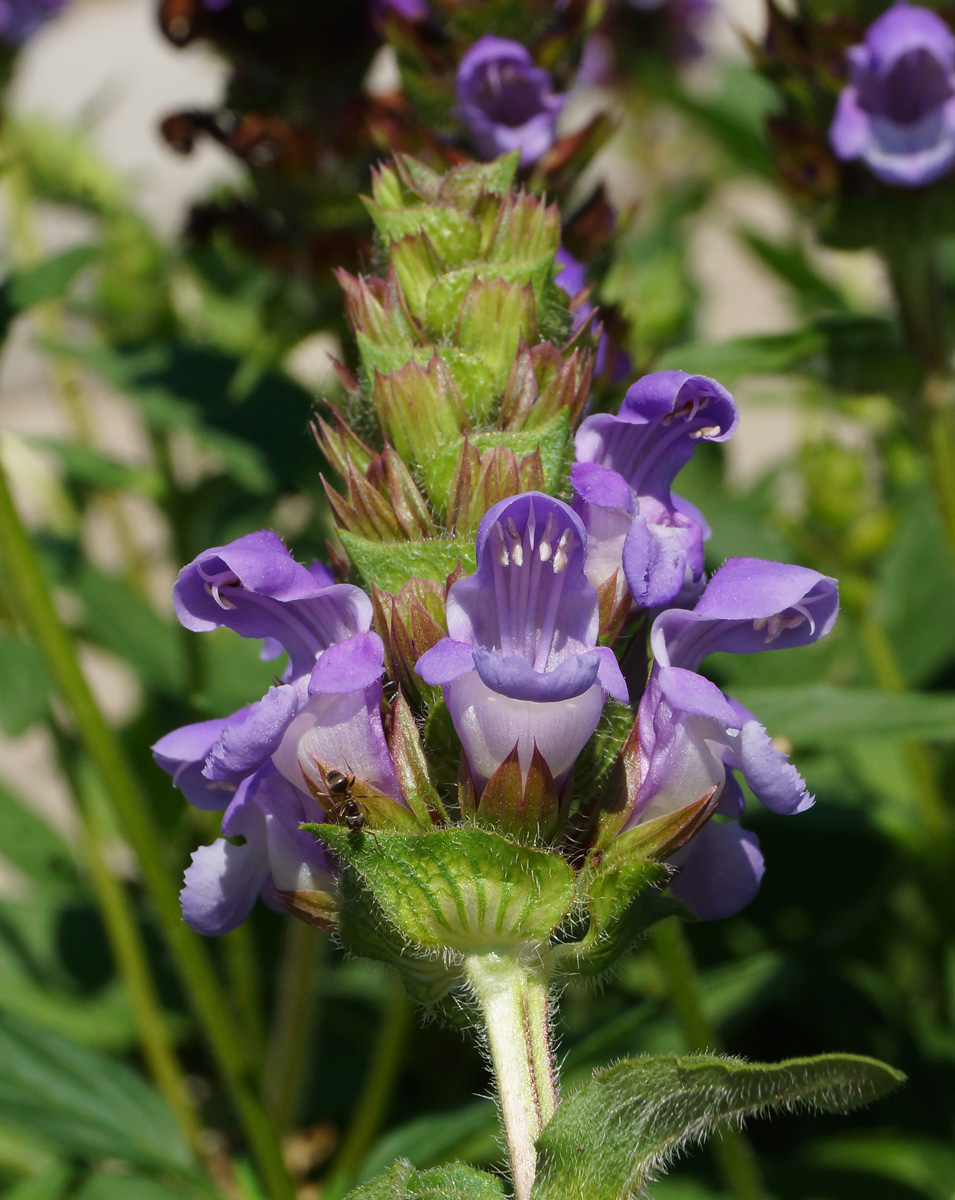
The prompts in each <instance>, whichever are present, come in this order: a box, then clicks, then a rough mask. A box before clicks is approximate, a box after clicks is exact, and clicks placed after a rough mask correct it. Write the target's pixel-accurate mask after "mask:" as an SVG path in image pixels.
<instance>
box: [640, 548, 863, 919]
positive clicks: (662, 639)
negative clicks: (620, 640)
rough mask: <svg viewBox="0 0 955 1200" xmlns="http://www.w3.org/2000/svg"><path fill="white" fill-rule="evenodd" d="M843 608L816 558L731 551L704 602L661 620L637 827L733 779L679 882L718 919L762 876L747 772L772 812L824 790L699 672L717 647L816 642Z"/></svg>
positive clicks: (690, 850) (743, 650)
mask: <svg viewBox="0 0 955 1200" xmlns="http://www.w3.org/2000/svg"><path fill="white" fill-rule="evenodd" d="M838 609H839V597H838V585H837V583H836V581H835V580H834V579H831V578H829V577H828V576H825V575H820V574H819V573H818V572H817V571H812V570H809V569H808V568H806V567H798V566H790V565H788V564H784V563H775V562H766V561H764V560H762V559H755V558H733V559H730V560H729V561H728V562H727V563H726V564H725V565H724V566H723V567H721V568H720V570H719V571H717V572H716V574H715V575H714V576H713V578H712V579H711V580H710V582H709V584H708V585H707V587H706V590H705V591H704V593H703V595H702V596H701V597H700V599H699V601H698V602H697V604H696V606H695V608H693V609H692V610H690V611H687V610H683V609H668V610H667V611H666V612H663V613H661V614H660V616H658V617H657V619H656V620H655V621H654V623H653V629H652V632H651V635H650V642H651V646H652V649H653V655H654V663H653V668H652V671H651V674H650V680H649V683H648V685H647V690H646V691H645V692H644V694H643V698H642V699H641V701H640V710H639V715H638V721H639V735H640V751H641V757H642V763H643V773H642V778H641V783H640V787H639V791H638V794H637V799H636V803H635V806H634V809H633V812H632V813H630V814H629V816H628V820H627V824H628V826H632V825H635V824H637V823H642V822H644V821H647V820H652V819H653V818H654V817H657V816H661V815H663V814H664V813H668V812H672V811H674V810H675V809H678V808H682V807H683V806H685V805H687V804H690V803H693V801H695V800H697V799H699V798H701V797H703V796H705V795H706V794H707V793H708V792H711V791H712V790H713V789H714V788H715V789H717V790H720V789H722V799H721V803H720V807H719V809H718V814H719V816H720V817H722V818H729V820H728V821H727V822H725V823H723V822H720V821H717V823H716V824H715V825H713V824H712V822H711V825H710V826H707V827H706V829H705V830H704V832H703V833H702V834H700V835H698V836H697V837H695V838H694V839H693V841H692V842H690V844H689V846H688V847H687V848H686V849H685V850H684V851H683V852H682V856H681V858H680V859H678V862H680V863H681V864H682V866H681V871H680V874H679V875H678V876H677V878H676V880H675V881H674V884H673V890H674V891H675V893H676V894H677V895H678V896H681V897H682V898H684V899H685V900H686V901H687V902H688V903H689V904H691V906H692V907H693V908H694V909H695V911H696V913H697V915H698V916H701V917H704V918H707V919H711V918H715V917H722V916H729V915H731V914H732V913H734V912H738V911H739V909H741V908H742V907H744V905H746V904H748V903H749V901H750V900H751V899H752V898H753V896H754V895H755V894H756V891H757V889H758V887H759V882H760V878H761V877H762V857H761V856H760V854H759V844H758V841H757V840H756V838H755V836H754V835H753V834H751V833H748V832H747V831H745V830H743V829H741V828H740V826H739V824H738V818H739V817H740V816H741V815H742V811H743V798H742V793H741V792H740V789H739V786H738V784H737V783H736V781H735V780H734V779H733V777H732V776H728V775H727V771H728V770H731V771H732V770H735V771H738V772H739V773H740V774H741V775H742V776H743V778H744V779H745V781H746V783H747V784H748V786H749V787H750V789H751V790H752V791H753V793H754V794H755V795H756V797H757V798H758V799H759V800H760V801H761V802H762V803H763V804H764V805H765V806H766V807H767V808H769V809H770V810H771V811H772V812H776V813H785V814H791V813H798V812H803V811H805V809H807V808H809V807H810V806H811V805H812V803H813V799H812V797H811V796H810V795H809V793H808V791H807V790H806V785H805V783H804V781H803V779H802V777H801V776H800V775H799V773H798V772H797V771H796V769H795V767H793V766H792V765H791V764H790V762H789V760H788V759H787V757H786V756H785V755H784V754H783V753H782V752H781V751H779V750H777V749H776V747H775V746H774V745H773V744H772V741H771V740H770V737H769V734H768V733H767V732H766V729H765V728H764V727H763V725H761V724H760V722H759V721H758V720H757V719H756V718H755V717H754V716H753V715H752V713H750V712H748V711H747V710H746V709H745V708H743V706H742V705H741V704H739V703H738V702H737V701H735V700H732V699H730V698H729V697H728V696H725V695H724V694H723V692H721V691H720V689H719V688H718V687H717V686H716V684H714V683H712V682H710V680H708V679H705V678H704V677H703V676H702V675H699V674H698V673H697V668H698V667H699V665H700V663H701V662H702V661H703V659H704V658H706V657H707V656H708V655H709V654H713V653H715V652H717V651H728V652H730V653H735V654H754V653H757V652H759V651H762V650H782V649H787V648H789V647H793V646H805V645H808V644H809V643H810V642H815V641H817V640H818V639H819V638H821V637H823V636H824V635H825V634H827V633H828V632H829V630H830V629H831V628H832V625H833V622H834V621H835V619H836V614H837V612H838Z"/></svg>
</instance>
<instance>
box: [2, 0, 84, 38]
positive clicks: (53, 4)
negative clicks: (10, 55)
mask: <svg viewBox="0 0 955 1200" xmlns="http://www.w3.org/2000/svg"><path fill="white" fill-rule="evenodd" d="M68 3H69V0H0V42H6V43H7V44H8V45H12V46H21V45H23V43H24V42H25V41H27V40H28V39H29V38H31V37H33V35H34V34H35V33H36V31H37V30H38V29H39V28H40V26H41V25H45V24H46V22H47V21H49V19H50V18H51V17H55V16H56V14H57V13H58V12H60V11H61V10H62V9H64V8H65V7H66V6H67V4H68Z"/></svg>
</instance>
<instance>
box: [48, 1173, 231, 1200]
mask: <svg viewBox="0 0 955 1200" xmlns="http://www.w3.org/2000/svg"><path fill="white" fill-rule="evenodd" d="M199 1194H203V1195H208V1196H211V1195H213V1194H214V1193H212V1191H211V1189H210V1190H208V1191H205V1190H204V1191H203V1192H202V1193H199V1192H198V1191H197V1189H195V1188H191V1189H190V1190H189V1191H188V1192H185V1191H183V1189H182V1188H173V1187H170V1186H169V1185H168V1184H165V1183H160V1182H159V1181H158V1180H157V1179H149V1178H148V1177H147V1176H144V1175H93V1176H92V1177H91V1178H90V1179H88V1180H87V1182H86V1183H85V1184H84V1186H83V1187H81V1188H80V1190H79V1191H78V1192H76V1193H74V1196H73V1197H72V1200H183V1198H184V1197H185V1196H187V1195H188V1196H196V1195H199Z"/></svg>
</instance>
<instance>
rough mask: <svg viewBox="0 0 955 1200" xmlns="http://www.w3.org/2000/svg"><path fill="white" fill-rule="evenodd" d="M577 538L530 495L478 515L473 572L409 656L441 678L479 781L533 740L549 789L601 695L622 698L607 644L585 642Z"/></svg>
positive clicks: (591, 602) (587, 592) (556, 507)
mask: <svg viewBox="0 0 955 1200" xmlns="http://www.w3.org/2000/svg"><path fill="white" fill-rule="evenodd" d="M586 545H587V535H586V532H585V530H584V527H583V525H582V523H581V521H580V519H579V518H578V517H577V516H576V515H575V514H574V512H573V511H572V510H571V509H570V508H569V507H568V506H567V505H566V504H564V503H563V502H562V501H560V500H555V499H553V498H552V497H551V496H545V495H544V494H543V493H541V492H526V493H524V494H523V495H520V496H514V497H511V498H510V499H507V500H502V501H500V502H499V503H498V504H495V505H494V507H493V508H491V509H490V510H489V511H488V513H487V514H486V516H485V517H484V519H483V520H482V522H481V525H480V528H479V530H478V535H477V571H476V572H475V573H474V574H473V575H470V576H468V578H467V579H462V580H459V581H458V582H457V583H455V584H453V585H452V587H451V589H450V591H449V593H448V632H449V634H450V637H447V638H444V639H442V640H441V641H440V642H438V644H437V645H436V646H434V647H432V649H430V650H429V651H427V653H425V654H424V655H423V656H422V657H421V658H420V659H419V660H418V664H417V667H416V670H417V672H418V674H419V675H420V676H421V678H422V679H424V680H425V682H426V683H430V684H433V685H441V686H442V687H443V688H444V699H445V702H446V704H447V706H448V710H449V712H450V713H451V718H452V720H453V721H454V727H455V729H456V730H457V733H458V736H459V737H460V739H461V742H462V745H463V746H464V750H465V753H466V754H467V757H468V762H469V763H470V766H471V772H472V775H473V776H474V778H475V781H476V782H477V783H478V785H479V787H483V785H484V783H486V782H487V780H488V779H489V778H490V776H491V775H493V773H494V772H495V771H496V770H497V768H498V767H499V766H500V765H501V764H502V763H503V762H504V760H505V759H506V758H507V757H508V755H510V754H511V752H512V751H513V750H514V747H515V746H516V747H517V750H518V758H519V761H520V766H521V770H522V772H523V773H524V774H525V776H526V773H527V771H528V769H529V768H530V764H531V758H532V756H533V753H534V747H535V746H536V747H537V749H538V750H539V751H540V753H541V755H542V756H543V758H544V760H545V762H546V763H547V766H548V768H549V769H550V772H551V774H552V775H553V776H554V779H555V782H556V783H557V784H558V786H560V784H561V782H562V781H563V780H564V779H565V778H566V777H567V774H568V773H569V771H570V769H571V767H572V766H573V765H574V762H575V760H576V758H577V756H578V755H579V754H580V751H581V750H582V749H583V747H584V744H585V743H586V742H587V740H588V738H589V737H590V736H591V734H592V733H593V732H594V730H595V729H596V727H597V722H598V721H599V720H600V714H601V712H602V711H603V707H604V703H605V701H606V699H607V696H608V695H611V696H613V697H614V698H615V699H617V700H621V701H625V700H626V699H627V688H626V684H625V683H624V681H623V676H622V675H621V674H620V668H619V667H618V665H617V660H616V659H615V658H614V655H613V651H612V650H610V649H609V648H607V647H598V646H597V627H598V612H597V592H596V589H595V588H594V586H593V585H592V584H591V583H590V582H589V581H588V579H587V577H586V576H585V574H584V569H583V564H584V556H585V554H586Z"/></svg>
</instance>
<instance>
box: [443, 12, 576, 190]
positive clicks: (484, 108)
mask: <svg viewBox="0 0 955 1200" xmlns="http://www.w3.org/2000/svg"><path fill="white" fill-rule="evenodd" d="M457 97H458V114H459V116H460V117H461V120H462V121H463V122H464V123H465V125H467V127H468V129H469V130H470V132H471V136H472V137H473V138H474V142H475V145H476V146H477V150H478V153H479V154H480V155H481V156H482V157H483V158H496V157H497V156H498V155H499V154H506V153H508V152H509V151H511V150H520V152H521V165H522V166H530V165H532V164H533V163H535V162H537V160H538V159H539V158H541V157H542V156H543V155H544V154H546V153H547V151H548V150H549V149H550V148H551V146H552V145H553V142H554V136H555V130H556V127H557V117H558V114H559V113H560V110H561V108H562V107H563V104H564V97H563V96H562V95H557V94H555V93H554V90H553V84H552V81H551V77H550V73H549V72H548V71H545V70H544V69H543V68H542V67H538V66H535V64H534V60H533V59H532V58H531V56H530V52H529V51H528V50H527V48H526V47H525V46H522V45H521V44H520V42H512V41H510V40H509V39H507V38H499V37H494V36H493V35H491V34H487V35H486V36H485V37H482V38H481V39H480V40H479V41H477V42H475V43H474V45H473V46H471V47H470V49H469V50H467V52H466V53H465V54H464V56H463V57H462V59H461V62H460V64H459V65H458V75H457Z"/></svg>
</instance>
